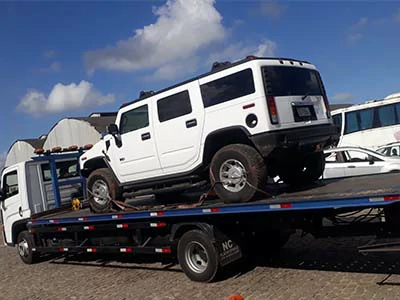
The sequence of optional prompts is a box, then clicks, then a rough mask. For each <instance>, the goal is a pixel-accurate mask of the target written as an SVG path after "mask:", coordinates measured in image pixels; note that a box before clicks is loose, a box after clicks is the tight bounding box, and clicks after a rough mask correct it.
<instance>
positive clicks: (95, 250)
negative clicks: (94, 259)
mask: <svg viewBox="0 0 400 300" xmlns="http://www.w3.org/2000/svg"><path fill="white" fill-rule="evenodd" d="M86 251H87V252H91V253H95V252H97V249H96V248H87V250H86Z"/></svg>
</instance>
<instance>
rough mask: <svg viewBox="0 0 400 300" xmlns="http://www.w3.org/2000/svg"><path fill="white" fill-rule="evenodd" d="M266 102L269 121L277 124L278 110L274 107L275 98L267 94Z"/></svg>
mask: <svg viewBox="0 0 400 300" xmlns="http://www.w3.org/2000/svg"><path fill="white" fill-rule="evenodd" d="M267 104H268V111H269V116H270V118H271V123H272V124H277V123H278V110H277V108H276V103H275V98H274V97H273V96H268V98H267Z"/></svg>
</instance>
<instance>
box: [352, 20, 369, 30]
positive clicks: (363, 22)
mask: <svg viewBox="0 0 400 300" xmlns="http://www.w3.org/2000/svg"><path fill="white" fill-rule="evenodd" d="M367 25H368V18H365V17H363V18H360V19H359V20H358V21H357V22H356V23H355V24H353V25H352V26H351V28H350V29H351V30H361V29H363V28H364V27H365V26H367Z"/></svg>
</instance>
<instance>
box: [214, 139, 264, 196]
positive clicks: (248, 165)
mask: <svg viewBox="0 0 400 300" xmlns="http://www.w3.org/2000/svg"><path fill="white" fill-rule="evenodd" d="M210 181H211V184H212V185H214V190H215V193H216V194H217V196H218V197H219V198H221V199H222V200H223V201H225V202H228V203H238V202H248V201H250V200H251V199H252V198H253V197H254V195H255V194H256V193H257V189H261V190H262V189H264V188H265V186H266V184H267V168H266V164H265V161H264V159H263V158H262V157H261V155H260V154H259V153H258V152H257V151H256V150H255V149H254V148H252V147H251V146H248V145H244V144H232V145H228V146H225V147H223V148H221V149H220V150H219V151H218V152H217V153H216V154H215V155H214V157H213V159H212V160H211V166H210Z"/></svg>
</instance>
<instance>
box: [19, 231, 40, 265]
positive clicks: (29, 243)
mask: <svg viewBox="0 0 400 300" xmlns="http://www.w3.org/2000/svg"><path fill="white" fill-rule="evenodd" d="M34 247H35V244H34V242H33V236H32V234H30V233H29V232H28V231H22V232H20V234H19V235H18V237H17V249H18V254H19V257H20V258H21V260H22V261H23V262H24V263H26V264H28V265H30V264H34V263H35V262H37V261H38V258H39V256H40V255H39V253H37V252H36V251H34Z"/></svg>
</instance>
